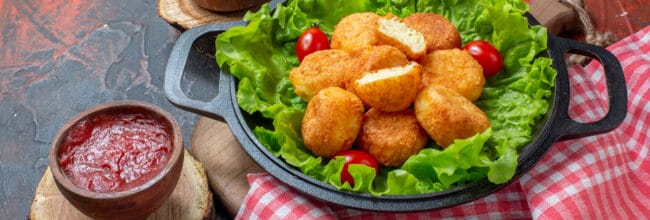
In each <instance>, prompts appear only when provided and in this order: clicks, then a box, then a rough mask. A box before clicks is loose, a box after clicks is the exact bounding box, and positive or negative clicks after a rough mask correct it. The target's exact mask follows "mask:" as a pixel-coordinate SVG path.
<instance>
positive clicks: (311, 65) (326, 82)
mask: <svg viewBox="0 0 650 220" xmlns="http://www.w3.org/2000/svg"><path fill="white" fill-rule="evenodd" d="M351 59H352V58H351V57H350V55H348V53H346V52H345V51H342V50H336V49H330V50H319V51H316V52H314V53H312V54H309V55H307V56H306V57H305V59H304V60H303V61H302V63H300V66H298V67H296V68H293V69H292V70H291V73H290V74H289V80H291V83H293V86H294V87H295V92H296V94H297V95H298V96H300V97H302V99H303V100H305V101H309V100H311V98H312V97H313V96H314V95H316V93H318V91H320V90H321V89H324V88H327V87H332V86H335V87H341V88H345V82H346V79H347V78H349V77H348V76H347V75H348V74H350V72H351V62H350V60H351Z"/></svg>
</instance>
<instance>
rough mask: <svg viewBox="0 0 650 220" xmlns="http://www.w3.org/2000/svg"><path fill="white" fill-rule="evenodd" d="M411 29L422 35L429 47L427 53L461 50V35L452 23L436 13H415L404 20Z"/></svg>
mask: <svg viewBox="0 0 650 220" xmlns="http://www.w3.org/2000/svg"><path fill="white" fill-rule="evenodd" d="M403 22H404V23H405V24H406V25H408V26H409V27H411V28H413V29H415V30H417V31H418V32H420V33H422V35H423V36H424V40H425V41H426V45H427V52H431V51H433V50H444V49H452V48H460V47H461V46H462V43H463V42H462V40H461V38H460V33H459V32H458V30H457V29H456V26H454V24H453V23H451V21H449V20H447V18H445V17H444V16H442V15H439V14H434V13H415V14H412V15H409V16H407V17H406V18H404V19H403Z"/></svg>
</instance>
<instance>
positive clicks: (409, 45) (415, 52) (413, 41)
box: [377, 16, 427, 59]
mask: <svg viewBox="0 0 650 220" xmlns="http://www.w3.org/2000/svg"><path fill="white" fill-rule="evenodd" d="M377 36H378V39H379V44H385V45H391V46H394V47H396V48H397V49H399V50H401V51H402V52H404V54H406V56H408V57H409V58H411V59H419V58H420V57H422V56H424V55H425V54H426V52H427V47H426V42H425V40H424V36H423V35H422V33H420V32H418V31H417V30H415V29H414V28H411V27H409V26H407V25H406V24H405V23H403V22H402V21H401V20H400V19H399V18H397V17H393V16H386V17H382V18H380V19H379V21H378V26H377Z"/></svg>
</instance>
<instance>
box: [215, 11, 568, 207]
mask: <svg viewBox="0 0 650 220" xmlns="http://www.w3.org/2000/svg"><path fill="white" fill-rule="evenodd" d="M365 11H373V12H376V13H378V14H380V15H384V14H388V13H391V14H394V15H397V16H400V17H405V16H408V15H410V14H412V13H415V12H433V13H437V14H441V15H444V16H445V17H447V18H448V19H449V20H450V21H451V22H452V23H454V25H455V26H456V27H457V29H458V30H459V32H460V33H461V38H462V40H463V42H464V43H465V42H468V41H471V40H477V39H482V40H486V41H489V42H491V43H492V44H493V45H494V46H495V47H497V48H498V49H499V51H501V53H502V55H503V56H504V69H503V70H502V71H501V72H500V73H499V74H498V75H497V76H496V77H491V78H489V79H488V80H487V83H486V86H485V88H484V90H483V93H482V95H481V97H480V98H479V99H478V100H477V101H476V102H475V104H476V105H477V106H478V107H479V108H481V109H482V110H483V111H484V112H485V114H486V115H487V117H488V119H489V121H490V125H491V128H490V129H487V130H486V131H484V132H483V133H480V134H477V135H475V136H473V137H470V138H467V139H463V140H456V141H455V142H454V143H453V144H452V145H450V146H448V147H447V148H445V149H442V148H441V147H439V146H436V145H435V144H431V145H430V146H427V147H426V148H425V149H423V150H421V151H420V152H419V153H418V154H416V155H413V156H411V157H410V158H409V159H408V160H407V161H406V162H405V163H404V164H403V165H402V166H401V167H399V168H392V169H391V168H385V167H382V168H380V171H379V173H378V174H375V172H374V170H373V169H372V168H369V167H367V166H363V165H350V168H349V170H350V173H351V174H352V176H353V178H354V180H355V183H356V184H355V185H354V186H350V184H348V183H341V179H340V174H341V171H342V169H343V160H342V158H334V159H327V158H321V157H316V156H314V155H312V154H311V153H310V152H309V150H308V149H306V148H305V146H304V144H303V142H302V140H301V133H300V126H301V121H302V117H303V114H304V112H305V108H306V106H307V103H305V102H304V101H303V100H302V99H301V98H300V97H299V96H297V95H296V94H295V93H294V87H293V85H292V84H291V82H290V81H289V79H288V75H289V73H290V71H291V69H292V68H294V67H296V66H298V64H299V62H298V59H297V58H296V55H295V41H296V39H297V38H298V37H299V36H300V34H301V33H302V31H303V30H305V29H307V28H308V27H310V26H312V25H313V24H316V23H318V24H319V26H320V27H321V29H322V30H323V31H324V32H325V33H327V34H328V35H330V34H331V32H332V30H333V29H334V26H335V25H336V23H338V21H339V20H340V19H341V18H343V17H344V16H346V15H348V14H351V13H355V12H365ZM526 11H528V4H526V3H525V2H523V1H520V0H419V1H415V0H359V1H343V0H294V1H288V2H287V3H286V4H285V5H278V7H277V8H276V10H274V11H273V12H271V10H270V7H269V5H268V4H267V5H263V6H262V7H261V9H260V10H259V11H257V12H254V13H253V12H249V13H247V14H246V16H245V17H244V20H246V21H248V24H247V25H246V26H242V27H234V28H231V29H230V30H228V31H226V32H224V33H222V34H220V35H219V36H218V37H217V40H216V42H215V43H216V48H217V50H216V51H217V52H216V61H217V63H218V65H219V66H220V67H221V68H222V69H225V70H228V71H230V73H232V74H233V76H235V77H237V79H239V80H238V82H239V84H238V90H237V94H236V96H237V102H238V104H239V106H240V107H241V109H242V110H244V111H246V112H247V113H249V114H251V115H258V114H259V115H261V117H260V118H262V117H263V118H266V119H264V120H263V121H261V122H262V123H261V124H263V125H264V126H262V125H260V126H257V127H255V128H254V131H253V132H254V134H255V135H256V137H257V138H258V140H259V141H260V143H262V144H263V145H264V146H265V147H266V148H267V149H268V150H269V151H270V152H271V153H273V155H275V156H277V157H280V158H282V159H284V160H285V161H286V162H287V163H288V164H290V165H292V166H294V167H296V168H297V169H300V170H301V171H302V172H303V173H305V174H306V175H309V176H311V177H313V178H315V179H318V180H320V181H324V182H327V183H330V184H331V185H332V186H334V187H336V188H338V189H341V190H349V191H355V192H366V193H371V194H372V195H375V196H381V195H385V194H399V195H404V194H419V193H428V192H436V191H441V190H445V189H449V188H452V187H456V186H460V185H464V184H467V183H471V182H476V181H480V180H484V179H486V178H487V179H488V180H489V181H491V182H493V183H497V184H499V183H505V182H507V181H509V180H510V179H511V178H512V176H513V175H514V173H515V170H516V167H517V158H518V152H519V150H520V148H521V147H522V146H524V145H525V144H527V143H528V142H530V140H531V133H532V130H533V127H534V126H535V124H536V123H537V121H538V120H539V119H540V118H541V117H542V116H543V115H544V114H545V113H546V111H547V110H548V108H549V99H550V97H551V95H552V89H553V86H554V82H555V74H556V72H555V70H554V69H553V68H552V67H551V60H550V59H549V58H548V57H545V56H544V54H543V53H542V52H543V51H545V50H546V46H547V45H546V29H545V28H543V27H541V26H528V22H527V19H526V18H525V17H524V16H522V15H523V14H524V13H525V12H526Z"/></svg>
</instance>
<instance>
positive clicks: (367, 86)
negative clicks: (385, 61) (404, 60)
mask: <svg viewBox="0 0 650 220" xmlns="http://www.w3.org/2000/svg"><path fill="white" fill-rule="evenodd" d="M420 74H421V67H420V64H418V63H416V62H413V61H412V62H410V63H409V64H407V65H404V66H398V67H393V68H387V69H380V70H377V71H373V72H369V73H364V74H363V77H361V78H359V79H358V80H355V81H354V84H353V91H355V92H356V94H357V96H359V98H361V100H363V102H364V103H366V104H368V105H369V106H370V107H373V108H377V109H379V110H382V111H385V112H395V111H400V110H403V109H406V108H408V107H409V106H410V105H411V103H413V99H415V96H416V95H417V94H418V91H419V90H420V88H422V79H421V76H420Z"/></svg>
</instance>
